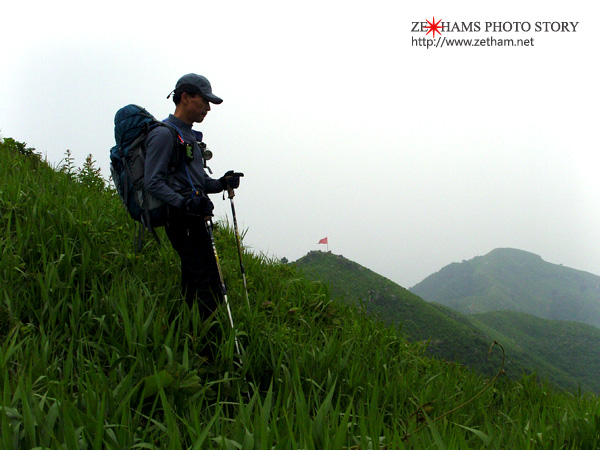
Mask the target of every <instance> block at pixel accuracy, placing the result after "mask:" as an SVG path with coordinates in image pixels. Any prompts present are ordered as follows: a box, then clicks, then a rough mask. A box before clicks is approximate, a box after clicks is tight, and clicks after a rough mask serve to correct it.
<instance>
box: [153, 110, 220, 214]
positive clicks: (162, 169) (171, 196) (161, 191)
mask: <svg viewBox="0 0 600 450" xmlns="http://www.w3.org/2000/svg"><path fill="white" fill-rule="evenodd" d="M166 121H167V123H169V124H171V125H174V126H175V127H176V128H177V129H178V130H179V132H180V134H181V137H182V138H183V140H184V141H185V142H186V144H191V145H192V151H193V155H194V159H193V161H191V162H187V161H185V154H182V155H181V158H180V159H181V162H180V164H179V165H178V166H177V168H176V169H175V172H174V173H173V179H172V181H171V182H169V177H170V174H169V162H170V160H171V155H172V152H173V151H174V150H175V149H178V150H180V151H182V152H183V149H182V148H181V146H175V143H174V142H173V133H172V132H171V130H169V129H168V128H167V127H163V126H159V127H156V128H155V129H154V130H152V131H151V132H150V133H149V134H148V138H147V139H146V149H147V153H146V165H145V171H144V182H145V187H146V190H147V192H148V193H149V194H150V195H152V196H153V197H155V198H157V199H159V200H161V201H163V202H164V203H167V204H169V205H171V206H174V207H176V208H183V207H184V205H185V201H186V200H187V198H189V197H187V198H186V197H184V195H182V193H186V192H190V191H191V189H192V184H193V188H194V189H197V190H199V191H200V192H204V193H206V194H214V193H217V192H221V191H222V190H223V187H222V186H221V183H220V182H219V180H215V179H214V178H211V177H209V176H208V175H207V174H206V171H205V170H204V163H203V160H202V152H201V150H200V147H199V146H198V143H197V141H196V136H195V135H194V133H193V132H192V125H190V124H188V123H185V122H183V121H182V120H179V119H178V118H177V117H175V116H174V115H172V114H171V115H169V117H168V118H167V120H166ZM186 168H187V172H186ZM188 174H189V177H188Z"/></svg>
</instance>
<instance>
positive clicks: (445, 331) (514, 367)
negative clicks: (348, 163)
mask: <svg viewBox="0 0 600 450" xmlns="http://www.w3.org/2000/svg"><path fill="white" fill-rule="evenodd" d="M502 256H503V258H501V259H506V258H505V256H506V255H502ZM526 259H528V260H529V262H530V263H531V262H534V263H535V262H536V261H538V260H541V258H540V257H537V256H536V255H532V254H528V255H526ZM294 264H295V265H297V266H298V267H299V268H300V269H301V270H302V271H303V273H304V274H305V276H308V277H309V278H311V279H314V280H320V281H324V282H325V283H327V284H328V285H329V286H330V289H331V291H332V293H333V295H335V296H337V297H339V298H341V299H342V300H343V301H346V302H349V303H351V304H355V305H356V304H360V305H362V306H363V307H364V308H365V309H366V311H368V312H369V313H371V314H373V315H375V316H377V317H379V318H381V319H382V320H384V321H385V322H386V323H390V324H394V325H397V326H400V328H401V330H402V332H403V333H405V334H406V336H407V337H408V338H409V339H410V340H412V341H426V342H427V344H428V346H427V350H428V352H429V353H430V354H431V355H433V356H435V357H437V358H443V359H446V360H449V361H458V362H460V363H462V364H465V365H467V366H470V367H472V368H474V369H476V370H478V371H480V372H481V373H484V374H487V375H489V374H490V373H491V372H493V367H494V363H496V364H497V361H494V362H492V361H489V360H488V359H487V355H486V352H487V349H488V347H489V346H490V344H491V343H492V342H494V341H498V342H500V343H501V344H502V345H503V346H504V347H505V348H506V350H507V363H506V370H507V372H508V373H509V375H510V376H512V377H518V376H520V375H521V374H523V373H533V372H535V373H537V374H538V375H539V376H541V377H543V378H547V379H549V380H551V381H552V382H553V383H555V384H556V385H558V386H561V387H562V388H565V389H570V390H576V389H578V388H583V389H587V390H591V391H594V392H600V380H599V379H598V377H597V373H598V369H600V330H599V329H596V328H594V327H593V326H590V325H585V324H580V323H577V322H558V321H553V320H547V319H541V318H538V317H535V316H533V315H529V314H525V313H517V312H515V313H513V314H501V313H487V314H478V315H464V314H462V313H459V312H457V311H455V310H453V309H450V308H449V307H447V306H444V305H441V304H437V303H434V302H426V301H424V300H423V299H422V298H420V297H419V296H417V295H415V294H414V293H412V292H410V291H408V290H407V289H405V288H402V287H401V286H399V285H397V284H396V283H394V282H392V281H390V280H389V279H387V278H385V277H383V276H381V275H378V274H376V273H375V272H373V271H371V270H369V269H367V268H365V267H362V266H361V265H359V264H358V263H355V262H353V261H350V260H348V259H346V258H344V257H343V256H341V255H334V254H332V253H329V252H327V253H325V252H319V251H313V252H310V253H308V254H307V255H306V256H304V257H302V258H300V259H299V260H298V261H296V262H295V263H294ZM559 330H560V332H559ZM583 343H585V344H583Z"/></svg>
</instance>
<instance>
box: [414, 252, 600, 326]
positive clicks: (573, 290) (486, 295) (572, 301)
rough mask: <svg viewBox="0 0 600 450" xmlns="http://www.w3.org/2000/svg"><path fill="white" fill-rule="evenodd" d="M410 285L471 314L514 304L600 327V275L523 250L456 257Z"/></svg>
mask: <svg viewBox="0 0 600 450" xmlns="http://www.w3.org/2000/svg"><path fill="white" fill-rule="evenodd" d="M410 290H411V292H414V293H415V294H417V295H419V296H420V297H422V298H423V299H425V300H427V301H432V302H436V303H440V304H443V305H446V306H448V307H450V308H452V309H455V310H457V311H459V312H462V313H465V314H474V313H481V312H489V311H500V310H511V311H519V312H525V313H529V314H533V315H536V316H538V317H542V318H545V319H553V320H569V321H575V322H582V323H587V324H590V325H594V326H596V327H600V276H597V275H593V274H590V273H588V272H583V271H580V270H575V269H571V268H568V267H564V266H562V265H557V264H551V263H548V262H545V261H544V260H543V259H542V258H541V257H540V256H538V255H535V254H533V253H529V252H526V251H523V250H516V249H510V248H503V249H495V250H493V251H491V252H490V253H488V254H486V255H484V256H478V257H475V258H473V259H471V260H469V261H463V262H462V263H452V264H450V265H448V266H446V267H444V268H442V269H441V270H440V271H439V272H437V273H435V274H432V275H430V276H428V277H427V278H425V279H424V280H423V281H421V282H420V283H418V284H416V285H415V286H413V287H412V288H411V289H410Z"/></svg>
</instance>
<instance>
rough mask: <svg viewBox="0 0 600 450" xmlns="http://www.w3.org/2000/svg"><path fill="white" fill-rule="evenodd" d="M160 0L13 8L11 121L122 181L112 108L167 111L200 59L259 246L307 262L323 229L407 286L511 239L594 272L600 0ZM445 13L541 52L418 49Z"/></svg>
mask: <svg viewBox="0 0 600 450" xmlns="http://www.w3.org/2000/svg"><path fill="white" fill-rule="evenodd" d="M148 5H149V3H148V2H122V1H120V2H115V1H107V2H102V5H101V6H94V5H90V4H88V3H87V2H80V1H77V2H70V1H60V0H59V1H55V2H28V1H21V2H11V4H8V5H4V6H3V8H2V28H0V53H1V57H2V68H1V69H0V133H1V134H2V135H3V136H5V137H13V138H15V139H17V140H21V141H25V142H27V143H28V144H29V145H30V146H34V147H36V148H37V149H38V150H39V151H41V152H43V153H44V154H46V155H47V158H48V159H49V160H50V161H51V162H53V163H55V164H58V163H59V161H60V160H61V158H62V157H63V155H64V152H65V150H66V149H70V150H71V151H72V152H73V153H74V155H75V157H76V163H77V165H81V164H82V163H83V161H84V159H85V156H86V155H88V154H90V153H92V154H93V155H94V158H95V159H96V160H97V162H98V165H99V166H100V167H101V169H102V172H103V174H104V175H105V176H108V173H109V170H108V164H109V158H108V155H109V149H110V147H111V146H112V145H113V144H114V137H113V118H114V114H115V112H116V110H117V109H118V108H120V107H121V106H124V105H126V104H128V103H137V104H139V105H142V106H144V107H146V108H147V109H148V110H149V111H150V112H152V113H153V114H154V115H155V116H157V117H158V118H160V119H162V118H164V117H166V116H167V115H168V114H169V113H171V112H172V111H173V103H172V101H171V100H167V99H166V98H165V97H166V96H167V94H168V93H169V92H170V91H171V90H172V89H173V87H174V84H175V82H176V81H177V79H178V78H179V77H180V76H181V75H183V74H185V73H189V72H196V73H200V74H203V75H205V76H207V77H208V78H209V80H210V81H211V83H212V85H213V91H214V92H215V93H216V94H217V95H219V96H220V97H222V98H223V99H224V102H223V104H221V105H217V106H214V107H213V110H212V111H211V113H209V115H208V117H207V119H206V120H205V122H204V123H202V124H200V125H196V129H200V130H202V131H203V132H204V134H205V142H206V143H207V144H208V146H209V148H210V149H211V150H212V151H213V153H214V155H215V156H214V158H213V160H212V161H211V164H210V165H211V167H212V169H213V171H214V172H215V175H217V176H220V175H221V174H222V173H223V172H225V171H226V170H228V169H235V170H238V171H243V172H244V173H245V174H246V177H245V178H244V179H243V180H242V185H241V187H240V189H239V191H238V192H237V196H236V198H235V201H236V210H237V214H238V220H239V224H240V227H241V228H243V229H247V234H246V238H245V243H246V245H247V246H250V247H251V248H253V249H254V250H255V251H257V252H263V253H266V254H268V255H270V256H273V257H286V258H288V259H289V260H295V259H297V258H299V257H301V256H303V255H305V254H306V253H307V252H308V251H310V250H315V249H318V250H325V249H326V247H325V246H324V245H317V242H318V241H319V240H320V239H321V238H323V237H328V238H329V249H330V250H331V251H332V252H333V253H336V254H342V255H344V256H346V257H347V258H350V259H352V260H354V261H357V262H358V263H360V264H362V265H364V266H367V267H369V268H371V269H372V270H375V271H376V272H378V273H381V274H382V275H385V276H387V277H388V278H390V279H392V280H394V281H396V282H398V283H400V284H401V285H403V286H405V287H410V286H413V285H414V284H416V283H418V282H419V281H421V280H422V279H423V278H425V277H426V276H428V275H430V274H431V273H433V272H436V271H438V270H439V269H441V268H442V267H443V266H445V265H447V264H449V263H451V262H455V261H460V260H462V259H470V258H472V257H474V256H478V255H482V254H485V253H488V252H489V251H491V250H492V249H494V248H497V247H514V248H519V249H522V250H526V251H530V252H533V253H536V254H539V255H540V256H542V258H544V259H545V260H546V261H549V262H553V263H562V264H564V265H567V266H570V267H574V268H576V269H581V270H586V271H588V272H592V273H595V274H600V239H599V238H598V230H600V208H599V207H600V177H599V176H598V162H599V156H598V150H599V145H598V140H597V136H596V130H597V128H598V118H599V117H598V116H599V115H598V112H597V105H598V104H599V100H600V95H599V89H598V80H599V79H600V73H599V64H598V44H600V38H598V35H597V33H596V32H595V28H596V27H595V25H594V23H593V21H594V20H595V19H596V18H597V17H598V15H597V14H596V13H597V12H598V9H600V8H598V6H597V2H593V1H590V0H585V1H583V0H573V1H571V2H564V1H561V2H548V1H539V0H536V1H530V2H523V1H505V2H502V3H501V4H499V3H489V2H481V1H462V0H461V1H452V2H448V1H443V2H442V1H432V2H421V3H417V2H412V3H411V5H407V6H404V5H402V4H400V3H399V2H396V1H392V0H385V1H382V0H372V1H368V2H361V3H357V2H347V1H330V0H319V1H314V0H308V1H303V2H297V3H295V4H290V3H289V2H282V1H275V0H254V1H251V2H249V1H220V2H216V1H210V2H208V1H193V2H192V1H181V2H175V3H173V2H172V3H165V4H157V5H156V6H148ZM434 16H435V19H436V21H437V20H440V19H441V20H442V21H443V22H458V23H461V22H465V23H471V22H472V23H478V24H479V25H480V27H481V31H480V32H474V31H473V32H470V33H469V32H463V33H460V32H453V33H450V32H445V33H443V36H444V37H447V38H452V39H459V38H469V39H473V40H474V39H488V38H494V39H497V40H498V39H514V40H515V41H516V40H517V39H519V38H520V39H531V38H532V39H533V46H529V47H499V46H495V47H493V46H486V47H481V46H479V47H470V48H465V47H463V48H456V47H448V46H446V47H443V48H439V47H438V48H429V49H427V48H425V47H418V46H413V45H412V42H413V38H415V39H419V38H425V37H426V34H425V33H414V32H412V27H413V25H412V23H413V22H424V21H426V20H429V21H431V20H432V18H433V17H434ZM486 22H502V23H507V22H528V23H529V24H530V25H531V30H530V32H515V31H507V32H485V27H486ZM537 22H573V23H576V24H577V25H576V28H575V30H576V31H575V32H557V33H552V32H548V33H546V32H536V31H535V28H536V23H537ZM513 26H514V25H513ZM513 30H514V28H513ZM427 37H431V33H430V34H429V35H428V36H427ZM213 200H214V203H215V205H216V212H217V215H218V216H221V217H224V216H225V215H228V216H230V208H229V202H228V201H227V200H225V201H223V200H222V199H221V197H220V196H215V197H214V198H213Z"/></svg>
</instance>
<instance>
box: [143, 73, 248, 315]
mask: <svg viewBox="0 0 600 450" xmlns="http://www.w3.org/2000/svg"><path fill="white" fill-rule="evenodd" d="M171 95H173V102H174V103H175V112H174V113H173V114H171V115H169V117H168V118H167V119H166V120H165V122H166V123H167V124H169V125H171V126H172V127H174V128H175V129H177V131H178V132H179V137H180V138H181V139H179V137H178V139H177V140H178V141H179V142H177V144H174V143H173V138H174V136H173V133H172V132H171V130H169V128H167V127H156V128H154V129H153V130H152V131H151V132H150V133H149V134H148V138H147V140H146V146H147V155H146V166H145V173H144V177H145V187H146V189H147V191H148V193H149V194H150V195H152V196H154V197H156V198H157V199H159V200H161V201H163V202H164V203H166V204H167V205H168V219H167V224H166V226H165V230H166V233H167V236H168V238H169V240H170V241H171V245H172V246H173V248H174V249H175V250H176V251H177V253H178V254H179V256H180V258H181V286H182V289H183V292H184V293H185V299H186V302H187V304H188V305H189V307H190V308H191V307H192V306H193V304H194V303H197V304H198V307H199V310H200V313H201V315H202V317H203V318H205V319H206V318H207V317H208V316H209V315H210V314H212V312H213V311H214V310H215V309H216V308H217V306H218V304H219V303H220V302H221V301H222V300H223V293H222V290H221V283H220V279H219V273H218V268H217V261H216V260H215V255H214V252H213V250H212V244H211V241H210V237H209V234H208V231H207V228H206V219H209V218H210V217H212V216H213V204H212V202H211V201H210V199H209V198H208V195H207V194H215V193H218V192H222V191H223V190H225V189H228V188H231V189H236V188H237V187H239V184H240V178H239V177H240V176H241V174H239V173H235V172H234V171H232V170H231V171H228V172H227V173H225V175H223V176H222V177H221V178H218V179H215V178H211V177H209V176H208V175H207V173H206V172H205V170H204V167H205V165H204V160H203V155H202V151H201V149H200V146H199V145H198V141H201V139H202V138H201V136H202V134H201V133H200V132H197V131H193V130H192V126H193V124H194V123H200V122H202V121H203V120H204V118H205V117H206V114H207V113H208V112H209V111H210V109H211V103H212V104H217V105H218V104H220V103H222V102H223V100H222V99H221V98H219V97H217V96H216V95H214V94H213V93H212V88H211V85H210V83H209V81H208V80H207V79H206V78H205V77H203V76H202V75H197V74H194V73H190V74H187V75H184V76H182V77H181V78H180V79H179V81H177V84H176V85H175V89H174V90H173V91H172V92H171V94H169V96H168V97H167V98H169V97H170V96H171ZM173 151H179V152H182V153H183V158H181V159H182V162H181V163H180V164H179V165H178V166H177V167H175V169H174V172H173V173H169V161H170V159H171V155H172V152H173Z"/></svg>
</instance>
